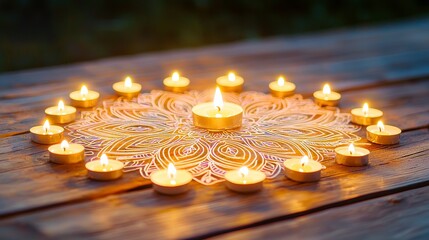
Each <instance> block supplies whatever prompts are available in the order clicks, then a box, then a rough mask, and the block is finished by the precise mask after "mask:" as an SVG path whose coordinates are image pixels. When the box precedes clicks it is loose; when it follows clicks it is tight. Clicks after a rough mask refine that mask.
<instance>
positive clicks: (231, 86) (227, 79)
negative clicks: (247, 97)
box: [216, 72, 244, 92]
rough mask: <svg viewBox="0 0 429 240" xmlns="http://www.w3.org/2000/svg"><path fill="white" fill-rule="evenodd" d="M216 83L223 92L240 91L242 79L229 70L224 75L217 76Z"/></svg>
mask: <svg viewBox="0 0 429 240" xmlns="http://www.w3.org/2000/svg"><path fill="white" fill-rule="evenodd" d="M216 84H217V86H218V87H219V88H220V89H221V90H222V91H223V92H241V91H242V90H243V84H244V79H243V78H242V77H240V76H238V75H235V73H233V72H229V73H228V75H226V76H221V77H218V78H217V79H216Z"/></svg>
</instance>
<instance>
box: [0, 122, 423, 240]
mask: <svg viewBox="0 0 429 240" xmlns="http://www.w3.org/2000/svg"><path fill="white" fill-rule="evenodd" d="M427 133H428V132H427V130H418V131H411V132H407V133H405V134H404V136H403V138H402V140H403V141H402V143H401V144H400V145H395V146H389V147H379V146H374V145H373V146H371V148H370V149H371V165H370V166H369V167H358V168H348V167H343V166H339V165H336V164H334V163H333V162H331V161H329V162H327V163H326V166H327V169H326V170H324V172H323V176H322V180H321V181H320V182H318V183H308V184H298V183H295V182H292V181H289V180H286V179H284V177H279V178H277V179H275V180H273V181H271V182H270V183H267V184H266V185H265V189H264V190H263V191H262V192H259V193H257V194H252V195H241V194H236V193H232V192H230V191H227V190H226V189H225V187H224V186H223V184H217V185H214V186H210V187H207V186H201V185H199V184H196V183H194V184H192V188H193V190H192V191H191V192H189V193H188V194H185V195H181V196H177V197H169V196H161V195H159V194H155V193H153V192H152V191H151V190H142V191H133V192H130V193H124V194H119V195H111V196H108V197H105V198H100V199H94V200H92V201H88V202H82V203H77V204H73V205H67V206H62V207H61V206H58V207H55V208H52V209H44V211H40V212H37V211H35V212H32V213H26V214H25V215H16V216H12V215H11V216H9V217H8V218H5V219H3V221H1V224H11V223H15V222H20V223H25V224H31V225H32V226H33V227H34V228H36V229H38V230H39V231H40V232H42V233H44V234H46V235H49V236H52V237H54V238H64V237H69V238H72V237H85V238H90V239H99V238H107V237H108V238H119V237H126V238H127V239H135V238H139V239H140V238H148V239H154V238H157V239H160V238H161V239H165V238H167V239H170V238H201V237H209V236H216V235H218V234H222V233H225V232H230V231H233V230H236V229H242V228H246V227H248V226H254V225H257V224H260V223H263V222H266V221H269V222H271V221H273V220H276V219H285V218H290V217H291V216H292V217H293V216H298V215H301V214H303V213H305V212H313V211H316V210H317V209H326V208H332V207H335V206H341V205H344V204H347V203H350V202H355V201H358V200H359V201H362V200H365V199H371V198H375V197H380V196H384V195H387V194H391V193H395V192H399V191H403V190H404V189H407V188H413V187H415V186H421V185H428V184H429V174H428V172H429V167H428V165H427V164H426V162H427V154H428V149H427V146H428V144H429V135H428V134H427ZM16 186H17V185H16ZM88 216H90V217H88Z"/></svg>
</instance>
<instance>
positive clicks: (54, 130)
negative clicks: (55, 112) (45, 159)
mask: <svg viewBox="0 0 429 240" xmlns="http://www.w3.org/2000/svg"><path fill="white" fill-rule="evenodd" d="M63 132H64V128H62V127H60V126H55V125H50V124H49V121H48V120H46V121H45V124H44V125H43V126H35V127H32V128H31V129H30V133H31V141H33V142H36V143H40V144H55V143H59V142H60V141H61V140H62V139H63Z"/></svg>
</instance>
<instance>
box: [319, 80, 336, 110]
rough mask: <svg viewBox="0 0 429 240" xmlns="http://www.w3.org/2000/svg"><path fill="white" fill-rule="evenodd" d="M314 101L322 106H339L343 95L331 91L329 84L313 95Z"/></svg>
mask: <svg viewBox="0 0 429 240" xmlns="http://www.w3.org/2000/svg"><path fill="white" fill-rule="evenodd" d="M313 97H314V101H315V102H316V104H318V105H320V106H331V107H334V106H337V105H338V104H339V102H340V99H341V94H339V93H337V92H333V91H331V88H330V87H329V84H325V86H323V90H322V91H316V92H314V93H313Z"/></svg>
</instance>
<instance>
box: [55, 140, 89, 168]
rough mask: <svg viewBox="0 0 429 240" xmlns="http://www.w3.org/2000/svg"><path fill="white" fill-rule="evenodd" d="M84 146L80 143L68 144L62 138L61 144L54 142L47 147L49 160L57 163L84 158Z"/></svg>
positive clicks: (76, 161)
mask: <svg viewBox="0 0 429 240" xmlns="http://www.w3.org/2000/svg"><path fill="white" fill-rule="evenodd" d="M84 150H85V148H84V147H83V146H82V145H80V144H74V143H72V144H69V143H68V142H67V140H63V141H62V142H61V144H55V145H52V146H50V147H49V148H48V151H49V160H51V162H54V163H59V164H73V163H78V162H80V161H82V160H83V159H84V158H85V154H84Z"/></svg>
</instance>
